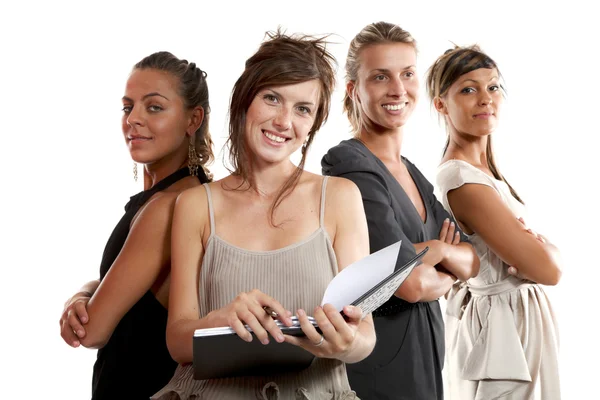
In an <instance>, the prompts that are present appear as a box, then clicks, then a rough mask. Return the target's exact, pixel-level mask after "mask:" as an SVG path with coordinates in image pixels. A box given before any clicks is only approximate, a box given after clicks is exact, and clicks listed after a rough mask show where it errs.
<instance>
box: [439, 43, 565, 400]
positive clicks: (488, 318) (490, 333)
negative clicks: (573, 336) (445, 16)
mask: <svg viewBox="0 0 600 400" xmlns="http://www.w3.org/2000/svg"><path fill="white" fill-rule="evenodd" d="M500 79H501V76H500V72H499V71H498V67H497V65H496V63H495V62H494V61H493V60H492V59H491V58H490V57H489V56H487V55H486V54H485V53H483V52H482V51H481V50H480V49H479V48H478V47H477V46H472V47H457V48H455V49H452V50H449V51H447V52H446V53H445V54H443V55H442V56H441V57H439V58H438V59H437V61H436V62H435V63H434V64H433V66H432V67H431V69H430V70H429V75H428V77H427V89H428V92H429V95H430V97H431V99H432V102H433V104H434V106H435V108H436V110H437V111H438V112H439V114H440V116H441V117H443V119H444V122H445V125H446V130H447V133H448V141H447V142H446V147H445V149H444V155H443V159H442V164H441V165H440V167H439V169H438V177H437V184H438V186H439V188H440V193H441V195H442V201H443V203H444V206H445V207H446V209H447V210H448V211H449V212H450V213H451V214H452V215H453V216H454V217H455V218H456V220H457V221H458V223H459V225H460V226H461V228H462V229H463V231H464V232H465V233H467V235H468V236H469V238H470V239H471V243H473V246H474V247H475V250H476V251H477V254H478V255H479V257H480V258H481V268H480V271H479V274H478V275H477V276H476V277H473V278H471V279H469V280H468V281H467V282H466V283H462V284H460V285H455V286H454V288H453V290H452V292H451V293H450V295H449V296H448V307H447V309H446V332H447V334H446V337H447V351H448V360H447V361H448V362H447V365H448V374H449V387H450V398H451V399H460V400H468V399H515V400H516V399H518V400H534V399H537V400H541V399H543V400H553V399H560V385H559V376H558V329H557V326H556V321H555V318H554V314H553V312H552V307H551V306H550V302H549V300H548V298H547V297H546V294H545V293H544V290H543V289H542V286H541V285H556V284H557V283H558V281H559V279H560V276H561V266H560V261H559V257H558V250H557V249H556V247H555V246H554V245H552V244H551V243H549V242H548V240H547V239H546V238H545V237H543V236H542V235H539V234H536V233H534V232H533V231H532V230H531V229H527V228H526V227H525V222H524V219H523V218H524V217H525V216H524V212H525V208H524V206H523V202H522V200H521V198H520V197H519V196H518V195H517V193H516V191H515V190H514V189H513V188H512V186H510V185H509V184H508V182H507V181H506V179H505V178H504V176H503V175H502V174H501V173H500V171H499V169H498V167H497V165H496V163H495V161H494V153H493V151H492V142H491V136H492V133H493V132H494V131H495V129H496V126H497V124H498V119H499V117H500V112H501V105H502V102H503V93H502V86H501V84H500ZM515 267H516V268H517V269H518V276H514V272H515V271H514V270H515Z"/></svg>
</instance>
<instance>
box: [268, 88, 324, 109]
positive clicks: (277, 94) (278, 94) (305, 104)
mask: <svg viewBox="0 0 600 400" xmlns="http://www.w3.org/2000/svg"><path fill="white" fill-rule="evenodd" d="M267 90H268V91H270V92H273V93H274V94H275V95H276V96H278V97H280V98H283V96H282V95H281V93H279V92H278V91H276V90H273V89H267ZM296 104H298V105H302V106H314V105H315V103H313V102H310V101H300V102H298V103H296Z"/></svg>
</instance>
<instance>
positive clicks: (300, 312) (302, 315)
mask: <svg viewBox="0 0 600 400" xmlns="http://www.w3.org/2000/svg"><path fill="white" fill-rule="evenodd" d="M296 314H298V316H299V317H304V316H305V315H306V313H305V312H304V310H302V309H299V310H298V311H296Z"/></svg>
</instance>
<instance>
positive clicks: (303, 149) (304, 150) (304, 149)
mask: <svg viewBox="0 0 600 400" xmlns="http://www.w3.org/2000/svg"><path fill="white" fill-rule="evenodd" d="M307 143H308V140H307V141H306V142H304V143H303V144H302V154H304V153H306V144H307Z"/></svg>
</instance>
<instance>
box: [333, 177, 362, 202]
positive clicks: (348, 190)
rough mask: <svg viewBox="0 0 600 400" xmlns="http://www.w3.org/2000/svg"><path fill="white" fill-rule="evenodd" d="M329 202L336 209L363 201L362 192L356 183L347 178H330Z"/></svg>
mask: <svg viewBox="0 0 600 400" xmlns="http://www.w3.org/2000/svg"><path fill="white" fill-rule="evenodd" d="M327 201H328V202H330V203H332V205H334V206H336V207H345V206H347V205H348V203H355V202H356V201H362V197H361V195H360V190H359V189H358V186H356V184H355V183H354V182H352V181H351V180H349V179H346V178H339V177H335V176H330V177H329V178H328V180H327Z"/></svg>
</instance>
